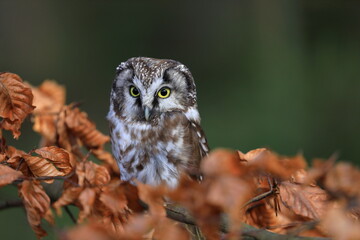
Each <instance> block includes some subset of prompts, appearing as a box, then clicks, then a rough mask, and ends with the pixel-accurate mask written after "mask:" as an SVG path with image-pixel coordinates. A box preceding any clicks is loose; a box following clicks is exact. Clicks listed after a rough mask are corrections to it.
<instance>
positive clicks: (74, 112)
mask: <svg viewBox="0 0 360 240" xmlns="http://www.w3.org/2000/svg"><path fill="white" fill-rule="evenodd" d="M65 122H66V125H67V127H68V128H69V129H70V130H71V132H72V134H74V135H75V136H77V137H78V138H79V139H80V140H81V141H82V143H83V144H84V145H85V146H86V147H88V148H99V147H102V146H103V145H104V144H105V143H106V142H109V141H110V138H109V136H105V135H103V134H102V133H101V132H99V131H98V130H97V129H96V126H95V124H94V123H93V122H91V121H90V120H89V118H88V116H87V114H86V113H85V112H81V111H80V109H79V108H74V109H70V108H69V109H68V112H67V114H66V118H65Z"/></svg>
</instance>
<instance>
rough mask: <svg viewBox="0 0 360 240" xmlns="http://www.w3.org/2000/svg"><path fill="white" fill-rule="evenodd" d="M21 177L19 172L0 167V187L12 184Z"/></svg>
mask: <svg viewBox="0 0 360 240" xmlns="http://www.w3.org/2000/svg"><path fill="white" fill-rule="evenodd" d="M21 176H23V174H22V173H21V172H20V171H16V170H14V169H12V168H10V167H8V166H4V165H0V187H3V186H6V185H8V184H10V183H12V182H13V181H14V180H16V179H18V178H19V177H21Z"/></svg>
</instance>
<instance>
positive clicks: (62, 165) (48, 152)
mask: <svg viewBox="0 0 360 240" xmlns="http://www.w3.org/2000/svg"><path fill="white" fill-rule="evenodd" d="M35 152H36V153H37V154H39V155H40V156H42V157H43V158H46V159H48V160H50V161H51V163H52V164H54V165H55V167H56V168H57V169H58V170H59V171H60V172H63V173H64V175H67V174H69V173H70V172H71V170H72V167H71V164H70V156H69V153H68V152H67V151H66V150H64V149H62V148H59V147H55V146H51V147H43V148H39V149H36V150H35Z"/></svg>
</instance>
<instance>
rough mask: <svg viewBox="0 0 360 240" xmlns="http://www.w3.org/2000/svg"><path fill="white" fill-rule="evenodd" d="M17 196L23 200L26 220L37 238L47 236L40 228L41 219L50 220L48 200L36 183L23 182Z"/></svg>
mask: <svg viewBox="0 0 360 240" xmlns="http://www.w3.org/2000/svg"><path fill="white" fill-rule="evenodd" d="M19 196H20V197H21V199H22V200H23V203H24V206H25V209H26V214H27V219H28V222H29V224H30V226H31V228H32V229H33V230H34V232H35V234H36V236H37V237H38V238H42V237H44V236H46V235H47V233H46V232H45V230H44V229H43V228H42V227H41V225H40V224H41V219H42V218H44V217H46V219H47V220H52V214H51V212H50V198H49V196H48V195H47V194H46V193H45V191H44V189H43V187H42V186H41V185H40V183H39V182H37V181H24V182H22V183H21V185H20V187H19Z"/></svg>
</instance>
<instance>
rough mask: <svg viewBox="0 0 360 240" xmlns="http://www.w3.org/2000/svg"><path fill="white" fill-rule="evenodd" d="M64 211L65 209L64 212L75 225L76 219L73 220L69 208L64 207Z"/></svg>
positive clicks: (73, 217)
mask: <svg viewBox="0 0 360 240" xmlns="http://www.w3.org/2000/svg"><path fill="white" fill-rule="evenodd" d="M64 209H65V212H66V213H67V214H68V215H69V217H70V218H71V220H72V221H73V223H74V224H76V218H75V216H74V214H73V213H72V212H71V211H70V208H69V206H64Z"/></svg>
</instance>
